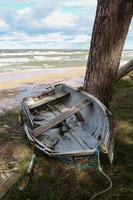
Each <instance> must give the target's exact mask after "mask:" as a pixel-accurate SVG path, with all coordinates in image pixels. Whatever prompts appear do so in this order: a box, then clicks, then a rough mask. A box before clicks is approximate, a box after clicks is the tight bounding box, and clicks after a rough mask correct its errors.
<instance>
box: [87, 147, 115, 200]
mask: <svg viewBox="0 0 133 200" xmlns="http://www.w3.org/2000/svg"><path fill="white" fill-rule="evenodd" d="M98 169H99V172H101V173H102V174H103V176H105V177H106V178H107V179H108V180H109V182H110V185H109V187H107V188H106V189H104V190H102V191H100V192H98V193H96V194H94V195H93V196H92V197H91V198H90V200H93V199H95V198H96V197H97V196H99V195H100V194H103V193H105V192H107V191H108V190H110V189H111V188H112V181H111V179H110V178H109V176H108V175H107V174H106V173H105V172H104V171H103V169H102V167H101V163H100V153H99V150H98Z"/></svg>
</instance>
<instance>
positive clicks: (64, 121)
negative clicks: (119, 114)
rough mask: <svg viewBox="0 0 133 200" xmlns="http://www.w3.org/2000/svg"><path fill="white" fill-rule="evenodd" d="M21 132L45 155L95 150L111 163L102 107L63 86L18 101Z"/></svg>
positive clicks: (84, 94)
mask: <svg viewBox="0 0 133 200" xmlns="http://www.w3.org/2000/svg"><path fill="white" fill-rule="evenodd" d="M22 113H23V116H24V130H25V132H26V134H27V136H28V138H29V140H31V141H32V143H34V144H35V146H36V147H37V148H38V149H40V150H41V151H43V152H45V153H46V154H48V155H49V156H64V157H67V156H75V157H76V156H87V155H92V154H96V152H97V149H100V150H101V151H102V152H104V153H106V154H107V155H108V156H109V159H110V161H111V162H112V160H113V145H112V144H113V142H112V138H111V134H110V128H109V119H108V115H107V109H106V107H105V106H104V105H103V104H102V103H101V102H100V101H99V100H98V99H96V98H95V97H94V96H92V95H90V94H88V93H86V92H84V91H79V90H78V89H74V88H71V87H69V86H67V85H64V84H58V85H55V86H53V88H50V89H48V90H47V91H45V92H44V93H42V94H40V95H38V96H34V97H28V98H25V99H24V100H23V102H22Z"/></svg>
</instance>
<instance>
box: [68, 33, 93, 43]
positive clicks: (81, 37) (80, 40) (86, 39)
mask: <svg viewBox="0 0 133 200" xmlns="http://www.w3.org/2000/svg"><path fill="white" fill-rule="evenodd" d="M90 39H91V37H90V36H88V35H85V34H81V35H76V36H75V37H73V38H72V39H71V40H69V41H68V42H69V43H77V44H78V43H88V42H89V40H90Z"/></svg>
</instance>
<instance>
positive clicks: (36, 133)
mask: <svg viewBox="0 0 133 200" xmlns="http://www.w3.org/2000/svg"><path fill="white" fill-rule="evenodd" d="M90 103H91V102H90V101H89V100H84V101H82V102H81V103H80V104H78V105H76V106H73V107H72V108H69V109H68V110H67V111H65V112H64V113H62V114H60V115H59V116H57V117H55V118H54V119H53V120H51V121H50V122H48V123H47V124H45V125H42V126H40V127H37V128H36V129H34V130H33V136H34V137H37V136H39V135H40V134H42V133H44V132H46V131H47V130H49V129H50V128H52V127H54V126H56V125H57V124H59V123H61V122H63V121H64V120H65V119H67V118H68V117H70V116H71V115H73V114H75V113H77V112H79V111H80V110H81V109H83V108H84V107H86V106H87V105H89V104H90Z"/></svg>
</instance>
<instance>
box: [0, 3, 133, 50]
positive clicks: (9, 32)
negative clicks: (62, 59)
mask: <svg viewBox="0 0 133 200" xmlns="http://www.w3.org/2000/svg"><path fill="white" fill-rule="evenodd" d="M96 4H97V0H56V1H55V0H39V1H36V0H6V1H5V0H1V1H0V6H1V12H0V41H1V48H12V47H14V48H15V47H16V48H88V46H89V42H90V39H91V33H92V27H93V23H94V17H95V11H96ZM132 33H133V21H132V23H131V25H130V29H129V33H128V37H127V40H126V44H125V47H126V48H128V47H130V48H133V43H132V41H133V37H132V35H133V34H132Z"/></svg>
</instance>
